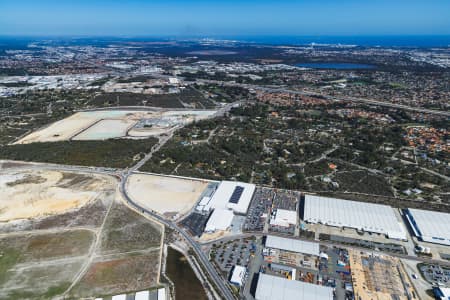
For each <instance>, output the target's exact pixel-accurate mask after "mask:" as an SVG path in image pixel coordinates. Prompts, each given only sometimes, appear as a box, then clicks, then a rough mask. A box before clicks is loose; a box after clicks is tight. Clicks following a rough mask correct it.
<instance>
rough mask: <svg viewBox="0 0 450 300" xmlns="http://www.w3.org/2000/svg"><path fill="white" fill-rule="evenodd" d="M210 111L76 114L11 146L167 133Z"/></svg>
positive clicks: (207, 116) (131, 111)
mask: <svg viewBox="0 0 450 300" xmlns="http://www.w3.org/2000/svg"><path fill="white" fill-rule="evenodd" d="M215 112H216V111H214V110H175V111H171V110H169V111H166V110H158V109H153V110H141V111H136V110H100V111H86V112H78V113H75V114H73V115H72V116H70V117H68V118H65V119H63V120H60V121H57V122H55V123H53V124H50V125H49V126H47V127H44V128H42V129H39V130H37V131H34V132H32V133H30V134H28V135H26V136H25V137H23V138H21V139H20V140H18V141H16V142H15V143H14V144H28V143H35V142H57V141H66V140H69V139H71V138H74V139H78V140H103V139H107V138H116V137H124V136H125V135H126V133H127V131H128V130H129V135H130V136H134V137H146V136H152V135H159V134H162V133H165V132H167V130H170V129H171V128H172V127H173V126H176V125H180V124H187V123H190V122H193V121H194V120H201V119H205V118H209V117H211V116H213V115H214V113H215ZM143 119H146V120H157V121H156V125H155V126H152V127H141V128H132V127H133V125H134V124H136V123H137V122H138V121H140V120H143Z"/></svg>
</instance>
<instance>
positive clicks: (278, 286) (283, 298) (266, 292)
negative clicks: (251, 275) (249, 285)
mask: <svg viewBox="0 0 450 300" xmlns="http://www.w3.org/2000/svg"><path fill="white" fill-rule="evenodd" d="M255 299H256V300H298V299H308V300H333V289H332V288H331V287H327V286H322V285H315V284H312V283H306V282H302V281H296V280H289V279H286V278H281V277H276V276H272V275H267V274H264V273H259V278H258V285H257V286H256V292H255Z"/></svg>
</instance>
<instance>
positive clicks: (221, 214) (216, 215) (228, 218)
mask: <svg viewBox="0 0 450 300" xmlns="http://www.w3.org/2000/svg"><path fill="white" fill-rule="evenodd" d="M233 217H234V214H233V212H232V211H231V210H229V209H220V208H217V209H215V210H214V211H213V213H212V214H211V216H210V217H209V220H208V222H207V223H206V227H205V232H214V231H216V230H227V229H228V228H229V227H230V225H231V222H232V221H233Z"/></svg>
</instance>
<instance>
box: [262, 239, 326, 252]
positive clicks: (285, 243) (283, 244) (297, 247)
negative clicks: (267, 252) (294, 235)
mask: <svg viewBox="0 0 450 300" xmlns="http://www.w3.org/2000/svg"><path fill="white" fill-rule="evenodd" d="M266 247H267V248H274V249H281V250H285V251H289V252H298V253H304V254H310V255H316V256H319V254H320V251H319V244H318V243H311V242H306V241H301V240H294V239H288V238H283V237H279V236H273V235H268V236H267V238H266Z"/></svg>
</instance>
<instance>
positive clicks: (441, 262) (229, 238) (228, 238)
mask: <svg viewBox="0 0 450 300" xmlns="http://www.w3.org/2000/svg"><path fill="white" fill-rule="evenodd" d="M266 235H274V236H279V237H285V238H290V239H297V240H301V241H306V242H311V243H316V244H321V245H325V246H328V247H333V246H337V247H342V248H352V249H356V250H361V251H364V252H372V253H378V254H385V255H390V256H395V257H398V258H404V259H409V260H413V261H417V262H425V263H429V264H439V265H446V266H449V267H450V262H447V261H445V260H437V259H432V258H426V257H418V256H412V255H407V254H400V253H393V252H383V251H377V250H372V249H368V248H363V247H357V246H350V245H348V244H342V243H339V242H333V241H318V240H311V239H307V238H303V237H294V236H292V235H288V234H283V233H279V232H270V233H263V232H246V233H242V234H239V235H234V236H226V237H224V238H219V239H216V240H213V241H208V242H205V243H203V244H204V245H209V244H213V243H217V242H218V241H223V242H227V241H232V240H235V239H240V238H247V237H251V236H256V237H263V236H266Z"/></svg>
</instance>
